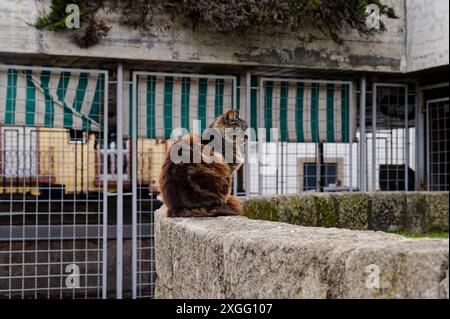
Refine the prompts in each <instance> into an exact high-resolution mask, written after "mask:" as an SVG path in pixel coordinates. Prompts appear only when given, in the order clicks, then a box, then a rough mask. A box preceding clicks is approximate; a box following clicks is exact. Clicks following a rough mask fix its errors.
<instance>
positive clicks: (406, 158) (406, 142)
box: [404, 85, 409, 191]
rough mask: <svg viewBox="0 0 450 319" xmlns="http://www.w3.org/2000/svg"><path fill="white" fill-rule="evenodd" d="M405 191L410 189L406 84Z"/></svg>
mask: <svg viewBox="0 0 450 319" xmlns="http://www.w3.org/2000/svg"><path fill="white" fill-rule="evenodd" d="M404 139H405V145H404V147H405V150H404V152H405V172H404V174H405V191H409V176H408V175H409V174H408V173H409V117H408V85H405V136H404Z"/></svg>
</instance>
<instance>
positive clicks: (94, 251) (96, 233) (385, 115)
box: [0, 67, 449, 298]
mask: <svg viewBox="0 0 450 319" xmlns="http://www.w3.org/2000/svg"><path fill="white" fill-rule="evenodd" d="M107 75H108V74H107V73H106V72H97V71H85V70H73V69H48V68H30V69H28V68H26V67H17V68H14V67H3V68H0V111H1V112H0V298H101V297H107V296H109V295H108V294H107V284H106V282H107V280H106V279H107V278H106V273H107V271H108V268H107V263H106V262H107V255H108V251H107V249H108V247H112V246H113V242H112V241H109V242H108V240H106V238H107V237H106V236H107V228H108V224H109V225H110V226H115V225H116V220H114V217H115V216H117V214H118V213H119V212H118V206H117V199H118V196H123V202H122V204H123V208H122V210H123V211H122V213H124V214H123V218H124V222H125V225H124V227H130V226H131V229H132V234H131V237H132V247H131V250H132V251H131V254H132V258H131V259H132V261H131V277H132V278H128V277H125V278H124V279H123V280H124V281H130V282H131V289H132V293H131V296H132V297H134V298H154V296H155V291H154V288H155V280H156V270H155V247H154V216H153V213H154V211H155V210H156V209H158V208H159V207H160V206H161V205H162V202H161V198H160V194H159V192H160V190H159V185H158V180H159V175H160V170H161V166H162V163H163V159H164V156H165V154H166V152H167V150H168V149H169V147H170V146H171V143H172V140H173V138H174V137H176V136H177V135H181V134H185V133H187V132H193V131H194V132H201V131H202V129H204V128H205V127H206V126H207V125H209V124H210V123H211V122H212V121H213V119H214V118H215V117H216V116H217V115H219V114H221V113H222V112H224V111H226V110H228V109H231V108H235V109H239V110H240V116H241V117H242V118H244V119H245V120H247V122H248V123H249V125H250V126H251V127H252V128H253V129H254V130H255V132H256V135H255V136H254V137H255V138H254V139H252V140H251V141H250V142H249V143H248V145H247V146H246V147H245V153H246V154H245V158H246V163H245V164H244V165H243V167H242V168H241V169H240V170H239V171H238V173H237V175H236V176H235V177H234V184H233V192H234V193H236V194H237V195H246V196H253V195H275V194H295V193H302V192H349V191H359V190H361V189H363V190H365V189H368V190H373V191H404V190H414V184H415V183H414V179H415V176H416V174H417V172H416V170H417V167H416V163H415V159H416V157H415V152H416V148H415V145H416V139H417V138H418V137H417V130H416V118H415V107H416V105H415V98H416V96H415V94H416V93H415V90H414V88H413V87H412V86H411V85H407V84H386V83H372V87H371V88H369V90H368V92H367V104H366V109H365V110H364V109H362V110H363V111H364V116H362V114H361V113H360V114H357V106H358V103H357V101H359V98H360V94H361V93H360V92H359V91H357V88H356V86H355V84H354V83H353V82H349V81H331V80H303V79H284V78H282V79H279V78H265V77H261V76H258V77H256V76H255V77H251V79H250V78H247V77H245V76H217V75H201V74H171V73H152V72H128V73H127V72H126V73H125V81H124V87H123V98H124V101H123V102H124V103H123V104H124V105H123V106H124V114H123V115H124V118H123V119H122V120H121V123H123V132H124V139H123V141H122V142H121V143H122V144H117V140H116V137H117V136H116V135H115V134H116V132H117V127H115V126H116V123H118V122H115V120H117V118H114V115H115V114H114V112H115V111H116V110H114V109H113V110H112V111H111V109H110V112H109V113H108V109H107V103H106V100H113V102H114V103H113V104H115V106H116V108H117V107H118V106H119V103H117V101H114V98H112V96H110V95H108V89H107V88H108V80H107ZM369 87H370V86H369ZM360 110H361V109H360ZM360 112H361V111H360ZM448 112H449V111H448V98H447V99H442V100H434V101H429V103H428V104H427V109H426V110H425V113H426V115H427V123H426V127H427V133H426V134H427V135H426V138H427V143H426V144H427V157H428V160H427V163H428V166H427V174H428V181H429V183H428V187H429V190H448V124H447V122H448ZM111 115H113V116H111ZM108 118H112V120H108ZM358 119H359V120H358ZM361 119H363V120H364V124H365V125H364V128H363V129H364V132H363V131H362V129H361V124H362V123H361ZM261 128H262V129H265V130H264V131H262V133H261V134H260V135H258V133H259V131H258V129H261ZM362 147H364V149H366V150H367V154H365V155H366V156H365V158H366V160H362V159H361V149H362ZM119 152H123V153H119ZM119 155H121V157H122V159H123V161H121V164H122V167H120V164H119V160H118V158H119ZM120 172H121V174H120V175H121V177H120V180H119V179H118V176H119V173H120ZM362 174H363V175H367V178H365V179H361V178H360V175H362ZM361 181H364V183H366V184H365V185H362V184H361V183H362V182H361ZM118 183H121V186H122V191H121V193H120V194H121V195H119V194H118V193H119V192H118V191H117V185H118ZM117 225H118V224H117ZM127 239H128V238H127ZM124 255H126V256H128V254H127V252H125V253H124ZM122 259H125V257H124V256H123V255H122V256H120V255H119V256H117V260H116V264H114V261H113V262H111V263H110V266H109V271H110V273H114V272H115V270H116V268H117V267H128V265H129V264H128V263H127V262H125V263H122V262H120V263H119V262H118V261H119V260H120V261H121V260H122ZM127 273H128V272H127ZM127 286H129V285H125V287H127ZM110 288H111V289H112V290H114V289H113V287H110Z"/></svg>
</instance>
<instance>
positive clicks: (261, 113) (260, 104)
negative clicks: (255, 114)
mask: <svg viewBox="0 0 450 319" xmlns="http://www.w3.org/2000/svg"><path fill="white" fill-rule="evenodd" d="M263 91H264V90H263V79H262V78H261V79H260V80H259V94H258V96H259V99H258V109H259V121H258V122H259V127H260V128H263V127H264V126H263V123H264V106H263ZM259 127H258V128H256V129H257V133H258V134H257V135H258V195H259V196H261V195H262V190H263V180H262V173H261V164H262V161H261V151H262V145H263V141H262V139H263V138H265V136H259V135H264V134H259ZM266 145H267V144H266Z"/></svg>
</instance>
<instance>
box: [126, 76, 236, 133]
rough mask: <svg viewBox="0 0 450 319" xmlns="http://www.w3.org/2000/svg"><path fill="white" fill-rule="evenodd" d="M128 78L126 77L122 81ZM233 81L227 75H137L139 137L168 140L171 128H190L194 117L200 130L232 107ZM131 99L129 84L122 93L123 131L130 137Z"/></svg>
mask: <svg viewBox="0 0 450 319" xmlns="http://www.w3.org/2000/svg"><path fill="white" fill-rule="evenodd" d="M129 77H130V75H128V76H126V77H125V81H127V80H128V79H127V78H129ZM234 82H235V80H234V81H233V79H231V78H229V77H213V76H211V77H204V78H203V77H189V76H170V75H152V74H139V75H138V77H137V92H136V93H137V104H136V106H137V121H138V123H137V128H138V129H137V134H138V136H139V137H146V138H164V139H168V138H170V137H171V133H172V130H174V129H177V128H183V129H186V130H189V131H191V130H192V129H193V127H192V126H193V121H194V120H198V121H200V123H199V124H200V125H199V129H201V130H203V129H204V128H206V126H207V125H209V124H210V123H211V122H212V121H213V120H214V118H215V117H216V116H218V115H220V114H222V113H223V112H225V111H226V110H229V109H231V108H232V105H233V95H234ZM131 99H132V87H131V85H130V87H129V90H128V93H127V94H125V95H124V104H125V105H126V107H125V110H126V112H124V122H125V123H124V124H125V126H124V134H126V135H129V136H130V135H131V102H132V101H131ZM237 100H240V97H238V98H237ZM237 102H239V101H237Z"/></svg>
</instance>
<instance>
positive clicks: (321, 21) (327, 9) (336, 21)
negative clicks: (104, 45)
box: [34, 0, 397, 47]
mask: <svg viewBox="0 0 450 319" xmlns="http://www.w3.org/2000/svg"><path fill="white" fill-rule="evenodd" d="M71 3H74V4H77V5H78V6H79V7H80V18H81V22H82V24H85V25H86V26H85V27H84V28H81V29H82V30H76V31H73V32H74V33H75V34H76V36H75V40H76V41H77V43H78V45H80V46H82V47H87V46H90V45H93V44H95V43H97V42H98V41H99V40H100V39H101V38H102V37H104V36H105V35H106V34H107V33H108V31H109V27H108V26H107V24H106V23H105V22H104V21H103V20H100V19H98V18H97V17H96V16H97V12H98V10H99V9H100V8H103V9H105V11H107V12H108V11H109V12H111V11H114V12H117V13H119V14H120V16H121V18H120V22H121V24H123V25H127V26H130V27H133V28H135V29H137V28H139V29H142V30H146V31H148V30H149V28H150V26H151V25H152V22H153V12H154V10H155V9H156V8H158V9H159V10H165V11H170V12H171V13H172V16H173V17H176V16H178V17H181V19H182V20H183V21H184V22H185V23H186V24H188V25H190V26H191V27H193V28H194V29H195V28H196V27H198V26H200V25H205V26H207V27H208V28H209V29H210V30H213V31H215V32H220V33H225V34H239V35H242V34H244V33H245V32H246V31H248V30H253V29H254V30H259V31H261V32H265V33H270V32H279V31H298V30H304V29H309V27H310V28H311V29H312V30H318V31H320V32H321V33H322V34H324V35H326V36H330V37H331V38H332V39H333V40H334V41H336V42H342V38H341V36H340V34H341V33H342V31H343V28H344V26H345V25H347V26H349V27H350V28H352V29H356V30H358V31H359V32H360V33H361V34H370V33H371V32H373V31H372V30H369V29H368V28H367V27H366V8H367V6H368V5H369V4H371V3H372V4H375V5H377V6H378V7H379V8H380V13H381V14H382V15H386V16H387V17H389V18H397V16H396V13H395V11H394V9H393V8H392V7H389V6H387V5H385V4H383V3H382V1H381V0H334V1H330V0H166V1H164V0H109V1H108V0H90V1H87V0H52V2H51V6H50V11H49V12H48V13H47V14H45V15H43V16H41V17H39V18H38V19H37V21H36V22H35V24H34V26H35V27H36V28H38V29H41V30H52V31H63V30H66V29H65V17H66V16H67V14H66V12H65V8H66V6H67V5H68V4H71ZM268 26H270V28H268ZM304 26H307V27H308V28H304ZM268 30H271V31H268ZM385 30H386V27H385V25H384V24H383V23H382V22H381V24H380V31H385ZM314 37H315V35H314V34H313V33H310V34H309V38H310V39H314Z"/></svg>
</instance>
